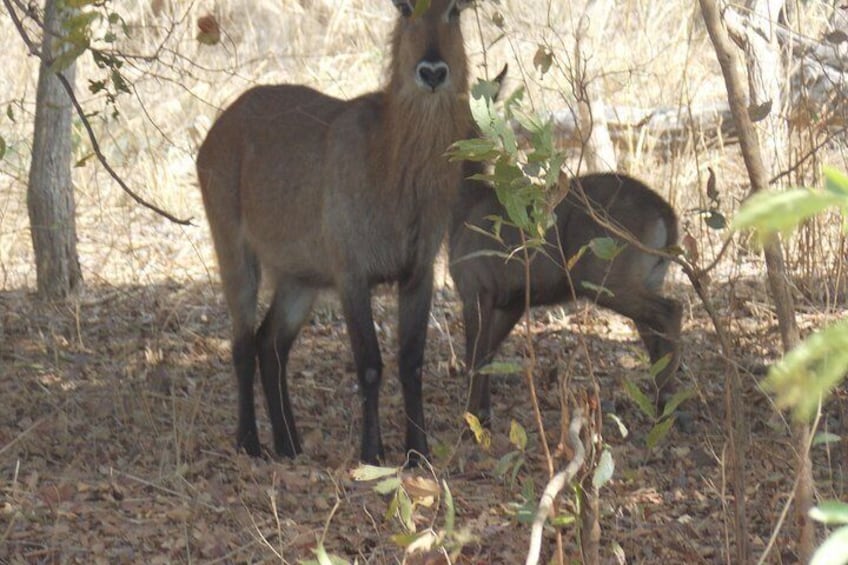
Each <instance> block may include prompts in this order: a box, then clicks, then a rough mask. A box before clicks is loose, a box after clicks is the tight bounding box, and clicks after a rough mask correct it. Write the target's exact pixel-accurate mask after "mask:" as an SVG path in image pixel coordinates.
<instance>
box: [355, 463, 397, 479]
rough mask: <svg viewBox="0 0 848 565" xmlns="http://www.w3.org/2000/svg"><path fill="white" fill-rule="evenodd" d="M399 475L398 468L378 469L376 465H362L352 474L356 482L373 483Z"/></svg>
mask: <svg viewBox="0 0 848 565" xmlns="http://www.w3.org/2000/svg"><path fill="white" fill-rule="evenodd" d="M397 473H398V468H397V467H378V466H376V465H365V464H360V465H359V467H357V468H356V469H354V470H352V471H351V472H350V475H351V476H352V477H353V480H355V481H373V480H376V479H382V478H384V477H388V476H391V475H397Z"/></svg>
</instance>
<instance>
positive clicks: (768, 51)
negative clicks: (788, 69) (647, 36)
mask: <svg viewBox="0 0 848 565" xmlns="http://www.w3.org/2000/svg"><path fill="white" fill-rule="evenodd" d="M783 4H784V0H748V9H749V11H750V16H751V17H750V21H751V22H756V28H755V27H751V26H749V27H747V28H746V30H747V33H746V34H745V35H744V36H743V37H740V38H738V39H737V38H736V37H734V39H736V41H737V43H738V44H740V46H741V47H742V48H743V49H744V50H745V59H746V62H747V67H748V89H749V93H750V96H751V103H750V106H751V107H752V108H766V107H770V108H771V110H770V111H769V112H768V114H767V115H766V116H765V117H764V118H763V119H762V120H761V121H759V122H757V124H756V126H755V127H756V128H757V131H758V133H759V136H760V140H761V142H762V146H763V147H764V148H765V149H766V150H765V151H763V154H762V155H763V166H764V167H765V169H766V172H767V173H768V175H769V176H770V177H772V178H774V176H775V175H777V174H778V173H779V172H780V171H782V170H785V169H786V162H787V160H788V159H787V157H788V151H787V143H788V138H789V128H788V126H787V121H786V120H785V119H784V104H783V100H784V98H785V94H788V93H787V92H786V91H785V90H784V89H783V88H782V84H781V77H784V76H785V73H784V72H783V69H784V65H783V64H782V57H781V49H780V46H779V44H778V41H777V24H778V16H779V14H780V11H781V9H782V8H783ZM764 252H765V258H766V265H767V266H768V270H769V284H770V286H771V290H772V295H773V298H774V302H775V308H776V310H777V319H778V324H779V326H780V334H781V338H782V340H783V348H784V352H787V351H789V350H791V349H792V348H794V347H795V346H796V345H798V341H799V335H798V328H797V326H796V323H795V308H794V304H793V299H792V294H791V292H790V290H789V285H788V283H787V277H786V272H785V267H784V261H783V251H782V249H781V247H780V243H779V241H778V240H776V239H775V240H774V241H773V242H772V243H771V244H770V245H768V246H767V247H766V248H765V249H764ZM792 433H793V436H794V440H795V449H796V452H797V457H796V467H797V468H796V473H797V474H798V479H799V480H798V487H797V490H796V491H795V518H796V522H797V524H798V529H799V536H798V558H799V560H800V561H801V562H802V563H807V562H809V561H810V558H811V557H812V553H813V549H814V545H815V527H814V524H813V521H812V519H810V517H809V511H810V508H812V506H813V475H812V462H811V461H810V454H809V450H808V448H807V446H808V444H809V438H810V433H811V430H810V427H809V425H807V424H803V423H800V424H799V423H796V424H793V429H792Z"/></svg>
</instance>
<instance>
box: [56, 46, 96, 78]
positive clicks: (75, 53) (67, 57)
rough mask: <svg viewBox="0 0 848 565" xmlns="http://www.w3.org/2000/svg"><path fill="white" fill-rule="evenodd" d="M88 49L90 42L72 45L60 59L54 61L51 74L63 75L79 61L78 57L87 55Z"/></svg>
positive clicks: (63, 52)
mask: <svg viewBox="0 0 848 565" xmlns="http://www.w3.org/2000/svg"><path fill="white" fill-rule="evenodd" d="M86 49H88V42H85V43H75V44H72V45H71V46H70V47H69V48H68V49H66V50H64V51H62V53H60V54H59V56H58V57H56V58H55V59H53V63H52V64H51V65H50V72H52V73H61V72H62V71H64V70H65V69H67V68H68V67H70V66H71V65H72V64H73V62H74V61H76V60H77V57H79V56H80V55H82V54H83V53H85V50H86Z"/></svg>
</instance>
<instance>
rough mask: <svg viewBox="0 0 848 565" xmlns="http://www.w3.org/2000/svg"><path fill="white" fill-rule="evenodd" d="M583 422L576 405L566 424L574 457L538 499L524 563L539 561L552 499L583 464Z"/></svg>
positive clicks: (581, 413)
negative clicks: (581, 435) (581, 436)
mask: <svg viewBox="0 0 848 565" xmlns="http://www.w3.org/2000/svg"><path fill="white" fill-rule="evenodd" d="M585 424H586V419H585V418H584V417H583V408H582V407H578V408H577V409H575V410H574V416H573V417H572V418H571V424H570V425H569V426H568V443H569V444H570V445H571V448H572V449H573V450H574V457H572V458H571V461H569V462H568V465H566V467H565V469H563V470H562V471H560V472H559V473H557V474H556V475H554V476H553V478H551V480H550V481H548V485H547V486H546V487H545V491H544V492H543V493H542V498H541V500H540V501H539V509H538V510H536V517H535V518H534V519H533V527H532V529H531V530H530V549H529V550H528V551H527V560H526V561H525V564H526V565H537V564H538V563H539V553H540V552H541V549H542V533H543V531H544V527H545V522H546V521H547V519H548V517H549V516H550V514H551V510H553V506H554V501H555V500H556V497H557V495H558V494H559V493H560V491H561V490H562V489H563V488H565V485H567V484H568V483H570V482H571V481H572V480H573V479H574V477H575V475H577V471H579V470H580V468H581V467H582V466H583V461H584V459H585V458H586V448H585V447H584V446H583V442H582V441H580V430H582V429H583V426H584V425H585Z"/></svg>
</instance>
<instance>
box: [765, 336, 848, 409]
mask: <svg viewBox="0 0 848 565" xmlns="http://www.w3.org/2000/svg"><path fill="white" fill-rule="evenodd" d="M846 371H848V320H841V321H839V322H836V323H834V324H832V325H831V326H828V327H826V328H825V329H823V330H820V331H818V332H816V333H814V334H812V335H810V336H809V337H807V339H805V340H804V341H803V342H801V343H800V344H799V345H798V346H797V347H796V348H795V349H793V350H792V351H790V352H789V353H787V354H786V356H785V357H784V358H783V359H782V360H781V361H780V362H779V363H778V364H777V365H774V366H773V367H772V368H771V370H769V374H768V376H767V377H766V380H765V382H764V385H765V387H766V388H767V389H768V390H771V391H772V392H774V393H775V394H776V395H777V404H778V406H780V407H782V408H787V407H791V408H792V410H793V415H794V416H795V418H796V419H798V420H802V421H806V420H808V419H809V418H810V417H811V416H812V414H813V413H814V412H815V410H816V408H817V407H818V403H819V399H820V398H821V397H823V396H827V395H828V394H829V393H830V391H831V390H832V389H833V387H835V386H836V385H837V384H838V383H839V382H840V381H842V380H843V379H844V377H845V373H846Z"/></svg>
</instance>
